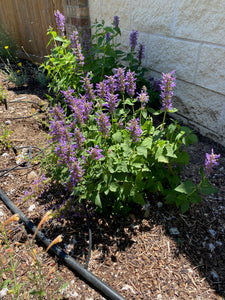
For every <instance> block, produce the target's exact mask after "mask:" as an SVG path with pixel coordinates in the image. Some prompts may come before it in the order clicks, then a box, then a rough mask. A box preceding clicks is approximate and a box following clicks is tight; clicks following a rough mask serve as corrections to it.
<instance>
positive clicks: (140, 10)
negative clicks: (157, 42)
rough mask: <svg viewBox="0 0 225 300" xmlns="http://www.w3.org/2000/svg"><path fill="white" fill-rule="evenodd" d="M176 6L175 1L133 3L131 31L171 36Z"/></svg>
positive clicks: (144, 0)
mask: <svg viewBox="0 0 225 300" xmlns="http://www.w3.org/2000/svg"><path fill="white" fill-rule="evenodd" d="M121 2H123V1H121ZM174 5H175V0H169V1H168V0H161V1H149V0H135V1H132V15H131V16H132V17H131V27H132V28H131V29H135V30H138V31H140V32H147V33H160V34H164V35H171V33H172V27H173V14H174Z"/></svg>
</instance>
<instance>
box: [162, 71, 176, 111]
mask: <svg viewBox="0 0 225 300" xmlns="http://www.w3.org/2000/svg"><path fill="white" fill-rule="evenodd" d="M174 73H175V71H172V72H171V73H168V74H164V73H162V75H163V79H162V81H161V85H160V88H161V94H160V97H161V99H162V108H161V110H162V111H169V110H171V109H172V107H173V104H172V102H171V99H172V97H173V88H174V87H175V86H176V83H175V80H176V78H175V77H173V74H174Z"/></svg>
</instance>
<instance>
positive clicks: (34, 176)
mask: <svg viewBox="0 0 225 300" xmlns="http://www.w3.org/2000/svg"><path fill="white" fill-rule="evenodd" d="M27 179H28V180H29V181H34V180H36V179H38V175H37V173H36V172H34V171H31V172H30V173H29V174H28V175H27Z"/></svg>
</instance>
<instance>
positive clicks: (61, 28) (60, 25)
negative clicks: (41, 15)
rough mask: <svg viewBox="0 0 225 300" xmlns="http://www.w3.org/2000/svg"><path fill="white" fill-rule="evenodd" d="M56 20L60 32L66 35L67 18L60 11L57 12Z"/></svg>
mask: <svg viewBox="0 0 225 300" xmlns="http://www.w3.org/2000/svg"><path fill="white" fill-rule="evenodd" d="M55 20H56V24H57V27H58V30H59V31H60V32H61V33H62V34H63V35H64V34H65V17H64V15H63V14H62V13H61V12H60V11H59V10H57V11H56V12H55Z"/></svg>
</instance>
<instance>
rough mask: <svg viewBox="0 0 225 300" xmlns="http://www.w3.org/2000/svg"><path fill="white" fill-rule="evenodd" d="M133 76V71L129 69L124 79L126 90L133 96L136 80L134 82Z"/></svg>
mask: <svg viewBox="0 0 225 300" xmlns="http://www.w3.org/2000/svg"><path fill="white" fill-rule="evenodd" d="M134 76H135V72H131V71H130V70H129V71H128V72H127V74H126V79H125V80H126V81H125V85H126V91H127V93H128V95H129V96H130V97H133V96H134V94H135V90H136V82H135V81H136V78H135V77H134Z"/></svg>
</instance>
